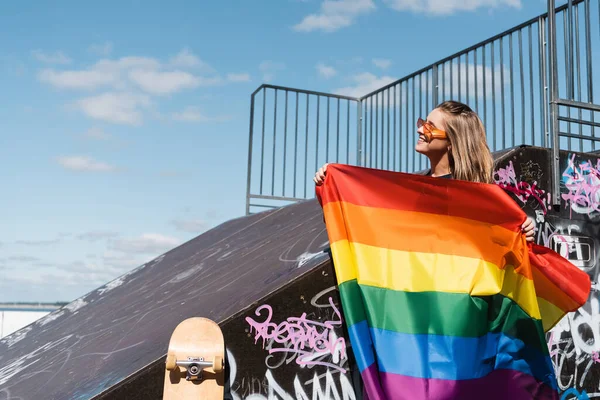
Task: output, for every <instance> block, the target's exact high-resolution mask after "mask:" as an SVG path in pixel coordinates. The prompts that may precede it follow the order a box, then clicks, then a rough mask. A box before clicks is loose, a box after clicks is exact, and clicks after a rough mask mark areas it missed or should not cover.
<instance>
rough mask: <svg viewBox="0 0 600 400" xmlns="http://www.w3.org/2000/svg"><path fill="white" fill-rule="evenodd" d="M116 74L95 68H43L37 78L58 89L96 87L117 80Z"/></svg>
mask: <svg viewBox="0 0 600 400" xmlns="http://www.w3.org/2000/svg"><path fill="white" fill-rule="evenodd" d="M117 78H118V77H117V76H116V75H115V74H114V73H111V72H110V71H102V70H97V69H91V70H81V71H55V70H53V69H44V70H41V71H40V72H39V73H38V79H39V80H40V81H42V82H44V83H49V84H50V85H52V86H55V87H57V88H60V89H87V90H89V89H96V88H98V87H101V86H106V85H110V84H113V83H115V82H117Z"/></svg>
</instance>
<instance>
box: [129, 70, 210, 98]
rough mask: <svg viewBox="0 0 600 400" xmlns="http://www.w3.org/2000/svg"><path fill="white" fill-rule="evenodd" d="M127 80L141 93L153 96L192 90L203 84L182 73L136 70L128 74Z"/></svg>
mask: <svg viewBox="0 0 600 400" xmlns="http://www.w3.org/2000/svg"><path fill="white" fill-rule="evenodd" d="M129 78H130V79H131V80H132V81H133V82H135V83H136V84H137V85H138V86H139V87H140V88H141V89H142V90H143V91H145V92H147V93H151V94H155V95H165V94H171V93H174V92H179V91H181V90H184V89H193V88H196V87H198V86H200V85H201V84H202V83H203V81H202V80H201V79H200V78H199V77H196V76H194V75H192V74H190V73H189V72H183V71H172V72H161V71H147V70H142V69H136V70H133V71H131V72H130V73H129Z"/></svg>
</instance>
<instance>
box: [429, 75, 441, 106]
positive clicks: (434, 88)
mask: <svg viewBox="0 0 600 400" xmlns="http://www.w3.org/2000/svg"><path fill="white" fill-rule="evenodd" d="M431 75H432V76H431V91H432V94H431V101H432V103H433V106H432V107H431V108H433V107H437V105H438V84H439V82H438V66H437V64H434V65H433V71H432V73H431Z"/></svg>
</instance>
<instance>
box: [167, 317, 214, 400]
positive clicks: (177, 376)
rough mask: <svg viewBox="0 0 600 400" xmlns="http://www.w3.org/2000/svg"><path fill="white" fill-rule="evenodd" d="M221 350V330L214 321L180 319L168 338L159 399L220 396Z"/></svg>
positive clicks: (211, 397) (172, 399) (209, 399)
mask: <svg viewBox="0 0 600 400" xmlns="http://www.w3.org/2000/svg"><path fill="white" fill-rule="evenodd" d="M224 353H225V342H224V340H223V332H222V331H221V328H220V327H219V325H217V324H216V323H215V322H214V321H211V320H210V319H207V318H199V317H195V318H189V319H186V320H184V321H182V322H181V323H180V324H179V325H177V327H176V328H175V330H174V331H173V334H172V335H171V340H170V341H169V349H168V351H167V360H166V363H165V382H164V391H163V399H164V400H175V399H181V400H186V399H206V400H216V399H223V396H224V387H225V385H224V382H225V379H224V376H225V374H224V368H225V364H224V356H225V354H224Z"/></svg>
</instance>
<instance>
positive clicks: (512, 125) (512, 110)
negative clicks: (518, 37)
mask: <svg viewBox="0 0 600 400" xmlns="http://www.w3.org/2000/svg"><path fill="white" fill-rule="evenodd" d="M508 51H509V53H510V57H509V62H510V71H509V72H510V78H509V79H510V115H511V122H510V129H511V131H512V132H511V140H512V142H511V145H512V146H515V145H516V144H515V75H514V67H513V52H514V49H513V35H512V34H511V35H510V36H509V37H508Z"/></svg>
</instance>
